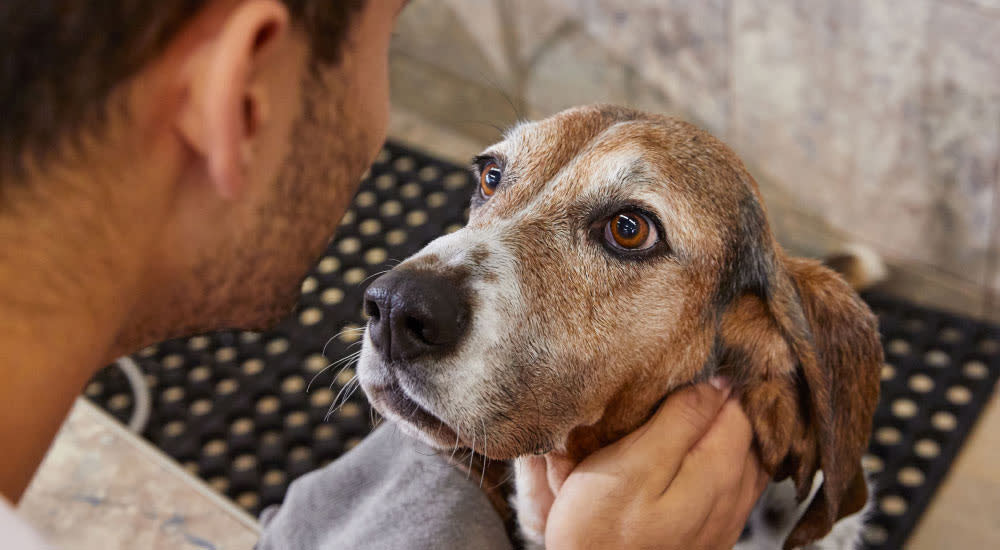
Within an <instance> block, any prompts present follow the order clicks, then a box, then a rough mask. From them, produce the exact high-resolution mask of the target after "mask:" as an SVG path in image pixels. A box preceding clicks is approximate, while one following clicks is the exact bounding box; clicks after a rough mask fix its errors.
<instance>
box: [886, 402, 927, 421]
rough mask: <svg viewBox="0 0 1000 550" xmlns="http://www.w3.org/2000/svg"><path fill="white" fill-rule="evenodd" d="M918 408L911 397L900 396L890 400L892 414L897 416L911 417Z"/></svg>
mask: <svg viewBox="0 0 1000 550" xmlns="http://www.w3.org/2000/svg"><path fill="white" fill-rule="evenodd" d="M919 410H920V409H919V407H917V404H916V403H914V402H913V400H912V399H906V398H900V399H896V400H895V401H893V402H892V414H893V415H894V416H896V417H897V418H904V419H908V418H913V417H914V416H916V414H917V412H918V411H919Z"/></svg>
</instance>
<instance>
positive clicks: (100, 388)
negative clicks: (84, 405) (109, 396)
mask: <svg viewBox="0 0 1000 550" xmlns="http://www.w3.org/2000/svg"><path fill="white" fill-rule="evenodd" d="M83 393H84V395H86V396H87V397H89V398H91V399H97V398H98V397H100V396H101V394H102V393H104V384H101V383H100V382H98V381H97V380H94V381H93V382H91V383H89V384H87V387H86V388H84V390H83Z"/></svg>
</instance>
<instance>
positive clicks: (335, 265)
mask: <svg viewBox="0 0 1000 550" xmlns="http://www.w3.org/2000/svg"><path fill="white" fill-rule="evenodd" d="M338 269H340V260H339V259H337V258H335V257H333V256H326V257H325V258H323V259H322V260H320V261H319V264H318V265H317V266H316V271H318V272H319V273H322V274H324V275H327V274H329V273H333V272H334V271H337V270H338Z"/></svg>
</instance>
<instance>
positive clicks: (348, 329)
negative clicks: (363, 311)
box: [337, 323, 364, 344]
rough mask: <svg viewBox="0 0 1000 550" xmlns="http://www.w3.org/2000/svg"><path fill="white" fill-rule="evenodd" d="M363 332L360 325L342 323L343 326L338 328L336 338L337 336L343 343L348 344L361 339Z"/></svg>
mask: <svg viewBox="0 0 1000 550" xmlns="http://www.w3.org/2000/svg"><path fill="white" fill-rule="evenodd" d="M363 333H364V330H362V327H360V326H358V325H356V324H354V323H348V324H346V325H344V327H343V328H341V329H340V335H339V336H337V338H339V339H340V341H341V342H344V343H345V344H350V343H353V342H357V341H358V340H360V339H361V335H362V334H363Z"/></svg>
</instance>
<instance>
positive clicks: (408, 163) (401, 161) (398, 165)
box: [392, 156, 417, 172]
mask: <svg viewBox="0 0 1000 550" xmlns="http://www.w3.org/2000/svg"><path fill="white" fill-rule="evenodd" d="M392 167H393V168H395V169H396V170H398V171H400V172H410V171H412V170H413V169H414V168H416V167H417V162H416V161H415V160H413V157H407V156H402V157H399V158H398V159H396V160H395V161H393V163H392Z"/></svg>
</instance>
